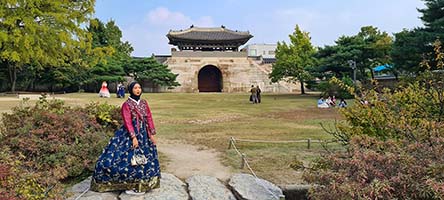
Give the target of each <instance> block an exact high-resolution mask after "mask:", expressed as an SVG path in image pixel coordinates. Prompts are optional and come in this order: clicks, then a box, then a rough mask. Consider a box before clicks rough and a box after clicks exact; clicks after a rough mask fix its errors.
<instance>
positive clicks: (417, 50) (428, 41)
mask: <svg viewBox="0 0 444 200" xmlns="http://www.w3.org/2000/svg"><path fill="white" fill-rule="evenodd" d="M422 1H424V2H425V6H426V7H425V8H423V9H418V11H419V12H420V13H421V14H422V16H421V17H420V18H421V20H422V21H423V23H424V26H425V27H424V28H415V29H413V30H406V29H404V30H403V31H401V32H399V33H396V34H395V42H394V43H393V51H392V52H391V56H392V57H393V63H394V67H395V69H396V70H398V71H400V72H401V73H403V72H404V73H407V74H413V75H417V74H418V73H420V72H421V71H423V69H422V68H421V67H420V66H419V63H420V62H421V61H422V60H423V59H426V60H431V59H434V57H435V55H433V45H432V44H433V42H434V41H435V40H436V39H439V40H441V42H442V41H443V38H444V12H443V11H442V10H443V9H444V2H443V1H442V0H422Z"/></svg>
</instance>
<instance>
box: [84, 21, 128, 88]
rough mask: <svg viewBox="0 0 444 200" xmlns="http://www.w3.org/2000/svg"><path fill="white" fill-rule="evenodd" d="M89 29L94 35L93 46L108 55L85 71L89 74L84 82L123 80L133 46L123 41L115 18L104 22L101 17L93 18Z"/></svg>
mask: <svg viewBox="0 0 444 200" xmlns="http://www.w3.org/2000/svg"><path fill="white" fill-rule="evenodd" d="M87 29H88V31H89V32H90V33H91V35H92V47H93V48H95V49H102V50H104V51H105V52H106V53H105V55H106V56H105V57H104V59H102V60H101V61H100V62H98V63H97V64H96V65H94V66H92V67H91V68H90V69H89V70H87V71H86V72H85V73H87V75H85V76H84V77H85V78H86V80H84V81H83V82H86V83H91V82H94V83H96V84H98V83H101V82H102V81H108V82H110V81H122V80H123V76H125V71H124V66H126V65H129V64H130V62H131V57H130V54H131V52H132V51H133V48H132V47H131V45H130V44H129V42H127V41H126V42H122V41H121V39H122V31H121V30H120V28H119V27H118V26H117V25H116V24H115V22H114V21H113V20H111V21H109V22H107V23H106V24H104V23H103V22H101V21H100V20H99V19H93V20H91V22H90V24H89V26H88V28H87Z"/></svg>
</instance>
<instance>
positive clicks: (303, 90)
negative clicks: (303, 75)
mask: <svg viewBox="0 0 444 200" xmlns="http://www.w3.org/2000/svg"><path fill="white" fill-rule="evenodd" d="M301 94H305V89H304V81H301Z"/></svg>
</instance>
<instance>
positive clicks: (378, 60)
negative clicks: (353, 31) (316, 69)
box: [318, 26, 392, 80]
mask: <svg viewBox="0 0 444 200" xmlns="http://www.w3.org/2000/svg"><path fill="white" fill-rule="evenodd" d="M335 43H336V45H333V46H327V47H325V48H321V49H320V50H319V54H318V57H320V66H325V68H324V69H325V70H330V71H333V72H335V73H336V74H341V73H348V72H351V69H350V67H349V63H348V62H349V61H350V60H352V61H354V62H356V68H357V70H358V72H359V74H358V78H357V79H359V80H366V79H367V77H368V75H367V73H366V72H367V71H370V75H371V78H372V79H373V78H374V74H373V67H375V66H377V65H381V64H387V63H389V62H390V56H389V53H390V50H391V47H392V46H391V45H392V38H391V37H390V36H389V35H388V34H387V33H386V32H381V31H379V30H378V28H376V27H373V26H364V27H362V28H361V31H360V32H359V33H358V34H357V35H353V36H341V37H340V38H339V39H338V40H336V41H335Z"/></svg>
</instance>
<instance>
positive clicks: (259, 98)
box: [256, 85, 262, 103]
mask: <svg viewBox="0 0 444 200" xmlns="http://www.w3.org/2000/svg"><path fill="white" fill-rule="evenodd" d="M256 90H257V91H256V96H257V103H261V92H262V91H261V89H260V88H259V85H257V86H256Z"/></svg>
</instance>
